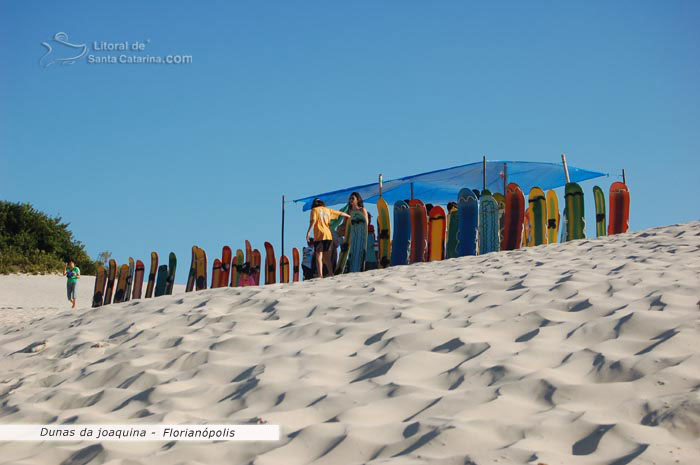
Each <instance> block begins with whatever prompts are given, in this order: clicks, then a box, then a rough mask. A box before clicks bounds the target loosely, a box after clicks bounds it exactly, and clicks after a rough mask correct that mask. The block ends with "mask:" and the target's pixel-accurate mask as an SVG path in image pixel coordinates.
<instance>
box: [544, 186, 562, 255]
mask: <svg viewBox="0 0 700 465" xmlns="http://www.w3.org/2000/svg"><path fill="white" fill-rule="evenodd" d="M559 219H560V216H559V200H558V199H557V193H556V192H554V191H553V190H551V189H550V190H548V191H547V243H548V244H554V243H556V242H557V235H558V234H559Z"/></svg>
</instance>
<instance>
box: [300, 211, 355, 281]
mask: <svg viewBox="0 0 700 465" xmlns="http://www.w3.org/2000/svg"><path fill="white" fill-rule="evenodd" d="M339 216H343V217H345V218H350V215H348V214H347V213H343V212H341V211H338V210H332V209H330V208H326V204H325V203H323V200H321V199H314V201H313V203H312V204H311V215H310V218H309V229H308V230H307V231H306V242H307V243H309V244H313V247H314V251H315V255H316V276H317V277H319V278H323V265H326V267H327V268H328V275H329V276H333V267H332V266H331V254H330V249H331V243H332V242H333V233H331V220H334V219H336V218H338V217H339ZM312 229H313V231H314V240H313V242H312V241H311V236H310V234H311V230H312Z"/></svg>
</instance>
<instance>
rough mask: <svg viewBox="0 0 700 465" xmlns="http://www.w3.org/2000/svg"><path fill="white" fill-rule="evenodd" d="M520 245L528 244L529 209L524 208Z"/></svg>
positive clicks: (527, 245) (526, 245) (525, 245)
mask: <svg viewBox="0 0 700 465" xmlns="http://www.w3.org/2000/svg"><path fill="white" fill-rule="evenodd" d="M520 246H521V247H529V246H530V209H529V208H526V209H525V216H524V217H523V235H522V238H521V239H520Z"/></svg>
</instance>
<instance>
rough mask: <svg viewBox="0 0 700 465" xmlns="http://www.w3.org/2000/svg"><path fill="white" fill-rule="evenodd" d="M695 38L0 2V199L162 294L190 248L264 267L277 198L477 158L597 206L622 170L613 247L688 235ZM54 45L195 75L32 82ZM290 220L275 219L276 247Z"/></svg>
mask: <svg viewBox="0 0 700 465" xmlns="http://www.w3.org/2000/svg"><path fill="white" fill-rule="evenodd" d="M564 3H565V4H564ZM697 24H700V4H699V3H698V2H694V1H673V2H656V1H641V2H640V1H634V2H633V1H621V2H603V1H596V2H578V3H577V4H574V2H553V1H552V2H549V1H547V2H520V1H512V2H509V1H503V2H457V1H449V2H448V1H446V2H439V3H438V2H424V1H356V2H321V1H318V2H252V1H251V2H241V1H233V2H223V1H220V2H207V4H206V6H203V5H198V4H195V3H194V2H178V3H174V2H169V3H167V4H166V3H145V2H135V1H129V2H126V1H125V2H113V3H110V4H107V3H103V4H96V3H94V2H86V1H74V2H69V3H65V2H63V3H56V2H53V3H48V4H42V6H41V8H39V7H38V6H37V5H35V4H27V2H18V1H13V2H10V1H6V2H2V3H0V40H2V43H3V44H4V45H3V46H2V47H0V62H1V63H2V70H3V71H2V73H1V74H0V199H3V200H10V201H22V202H31V203H32V204H33V205H34V206H35V207H36V208H38V209H40V210H43V211H45V212H47V213H49V214H52V215H61V216H62V217H63V218H64V219H65V220H66V221H69V222H70V223H71V227H72V229H73V231H74V233H75V236H76V237H77V238H78V239H80V240H81V241H83V242H84V243H85V244H86V247H87V250H88V252H89V253H90V254H91V255H92V256H96V255H97V253H99V252H100V251H102V250H110V251H112V252H113V254H114V257H115V258H116V259H117V260H118V261H120V262H123V261H125V260H126V259H127V258H128V257H129V256H133V257H135V258H141V259H142V260H144V261H145V260H146V259H147V257H148V256H149V252H150V251H151V250H156V251H158V252H159V254H160V255H161V256H165V255H167V253H168V252H170V251H171V250H172V251H174V252H175V253H176V254H177V255H178V256H179V257H180V267H181V271H180V273H178V281H179V282H182V281H184V279H185V271H184V269H185V268H187V267H188V266H189V250H190V247H191V246H192V245H193V244H198V245H199V246H201V247H203V248H205V249H206V250H207V252H208V254H209V256H210V257H212V258H213V257H214V256H217V255H218V254H220V250H221V247H222V246H223V245H224V244H228V245H231V246H232V247H234V249H235V248H237V247H242V245H243V241H244V240H245V239H249V240H251V241H252V242H253V245H254V246H256V247H258V248H261V249H262V243H263V241H265V240H268V241H271V242H272V243H273V244H274V245H275V247H276V248H277V249H279V245H280V244H279V243H280V203H281V196H282V194H285V195H286V196H287V198H288V199H294V198H299V197H304V196H307V195H311V194H314V193H319V192H325V191H329V190H335V189H339V188H343V187H347V186H351V185H355V184H363V183H368V182H373V181H375V180H376V176H377V174H378V173H380V172H381V173H383V174H384V176H385V179H390V178H394V177H400V176H404V175H409V174H415V173H420V172H423V171H428V170H433V169H438V168H443V167H449V166H453V165H459V164H463V163H469V162H472V161H478V160H480V159H481V156H482V155H483V154H485V155H486V156H487V157H488V158H489V159H493V160H497V159H512V160H532V161H549V162H558V161H559V157H560V154H561V153H562V152H565V153H566V154H567V157H568V160H569V163H570V164H571V165H574V166H580V167H582V168H588V169H592V170H597V171H603V172H607V173H610V175H611V177H610V178H603V179H601V180H600V182H599V183H600V184H601V186H602V187H603V188H604V190H606V191H607V187H608V186H609V184H610V183H611V182H612V181H614V180H617V179H618V178H617V175H618V174H619V172H620V170H621V169H622V168H625V169H626V172H627V176H628V185H629V187H630V190H631V192H632V215H631V221H630V223H631V229H633V230H638V229H643V228H649V227H654V226H663V225H668V224H672V223H678V222H687V221H691V220H697V219H698V211H699V209H698V208H697V206H695V202H694V201H692V199H697V198H698V197H699V196H700V188H699V187H698V182H697V176H698V174H697V173H698V161H697V156H698V153H699V152H700V150H699V149H700V136H699V135H698V134H699V131H698V128H700V91H699V90H698V86H697V82H700V62H699V61H698V56H700V55H699V52H700V47H699V45H700V32H698V28H697ZM57 32H66V33H67V34H68V37H69V40H68V41H69V42H71V43H75V44H87V45H88V46H89V48H91V47H92V44H93V42H94V41H98V42H100V41H106V42H123V41H128V42H129V43H133V42H136V41H138V42H142V43H144V44H146V45H145V47H146V49H145V50H144V51H143V52H133V53H132V52H127V54H128V55H151V56H165V55H191V56H192V63H191V64H182V65H157V64H89V63H87V62H86V60H85V58H83V59H81V60H79V61H78V62H76V63H75V64H73V65H59V64H54V65H52V66H49V67H48V68H43V67H42V66H41V65H40V63H39V60H40V58H41V57H42V55H44V54H45V52H46V49H45V48H44V47H43V46H42V45H41V43H42V42H48V41H50V40H51V39H52V37H53V36H54V34H56V33H57ZM55 53H56V54H57V55H56V56H57V57H59V56H60V53H59V51H58V47H57V48H56V50H55ZM62 53H63V57H67V56H70V54H68V55H66V54H65V52H62ZM88 54H92V55H94V56H103V55H106V54H107V53H105V52H99V51H92V50H88ZM111 54H112V55H117V56H118V55H119V54H120V52H112V53H111ZM594 184H595V182H586V183H584V184H583V188H584V190H585V192H586V193H587V194H588V193H590V192H591V189H592V187H593V185H594ZM475 187H478V186H475ZM586 200H587V202H588V205H587V207H592V203H593V202H592V196H589V197H588V198H587V199H586ZM589 210H590V208H589ZM588 218H590V220H589V228H588V234H589V235H593V234H594V230H593V228H592V227H591V225H590V223H592V222H593V221H592V218H593V216H592V213H590V211H589V215H588ZM307 223H308V216H307V214H306V213H302V212H301V208H300V207H299V206H298V205H294V204H289V205H287V235H286V246H287V251H289V248H290V247H291V246H292V245H296V246H298V247H300V246H302V245H303V241H304V234H305V232H306V226H307Z"/></svg>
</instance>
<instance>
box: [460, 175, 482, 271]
mask: <svg viewBox="0 0 700 465" xmlns="http://www.w3.org/2000/svg"><path fill="white" fill-rule="evenodd" d="M457 209H458V210H459V220H458V221H459V232H458V236H457V256H458V257H464V256H467V255H476V237H477V232H478V228H479V200H478V199H477V197H476V194H474V192H473V191H472V190H471V189H467V188H466V187H465V188H464V189H462V190H460V191H459V193H458V194H457Z"/></svg>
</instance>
